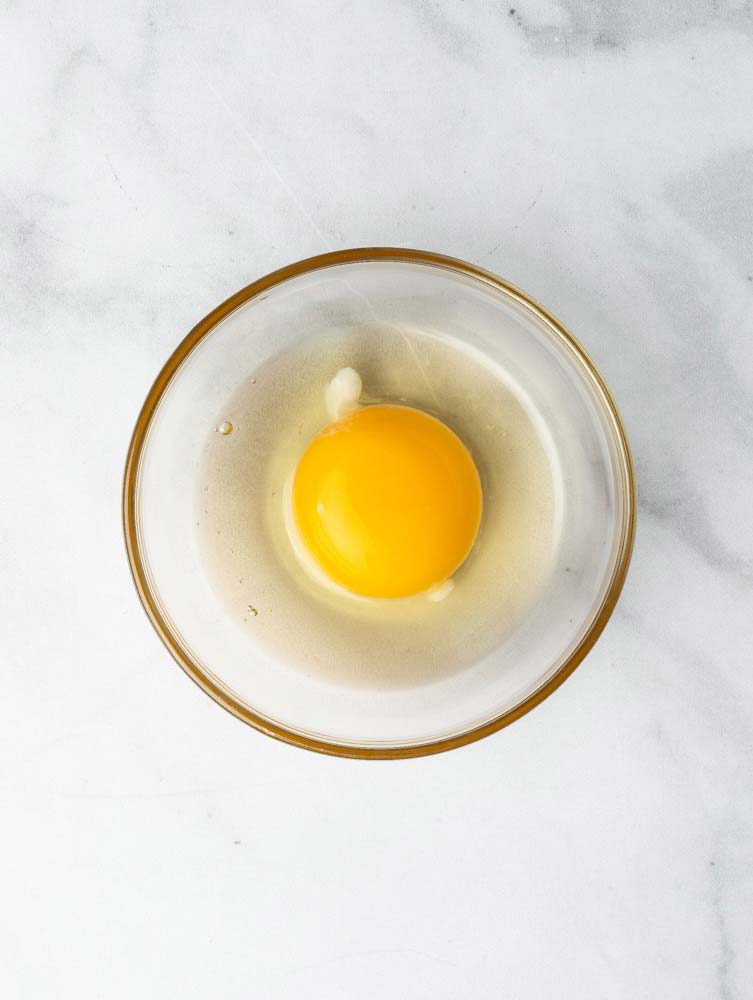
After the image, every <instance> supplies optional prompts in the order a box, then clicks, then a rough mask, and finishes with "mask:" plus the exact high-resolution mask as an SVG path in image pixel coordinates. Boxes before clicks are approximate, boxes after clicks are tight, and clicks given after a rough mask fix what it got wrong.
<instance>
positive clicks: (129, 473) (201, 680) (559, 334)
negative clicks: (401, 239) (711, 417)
mask: <svg viewBox="0 0 753 1000" xmlns="http://www.w3.org/2000/svg"><path fill="white" fill-rule="evenodd" d="M369 261H398V262H406V263H416V264H426V265H431V266H433V267H440V268H446V269H448V270H452V271H455V272H459V273H460V274H463V275H466V276H469V277H473V278H476V279H478V280H480V281H483V282H485V283H487V284H489V285H491V286H492V287H493V288H495V289H497V290H499V291H502V292H504V293H505V294H506V295H508V296H510V297H511V298H513V299H515V300H516V301H517V302H518V303H519V304H520V305H522V306H523V307H524V308H526V309H528V310H530V311H531V312H533V313H534V314H535V315H536V316H537V317H538V318H539V319H540V320H541V321H542V322H543V323H544V324H545V325H546V326H547V328H548V329H549V330H550V332H551V333H552V335H553V336H555V337H556V338H558V339H560V340H561V341H562V342H564V343H565V344H566V345H567V346H568V348H569V349H570V350H571V351H572V353H573V354H574V355H575V356H576V358H577V359H578V361H579V362H580V364H581V365H582V367H583V370H584V371H585V372H586V373H587V375H588V376H589V378H590V379H591V382H592V384H593V386H594V388H595V390H596V392H597V394H598V396H599V398H600V400H601V403H602V405H603V408H604V412H605V413H606V414H607V416H608V418H609V423H610V425H611V427H612V431H613V433H614V441H615V444H616V447H617V451H618V457H619V466H620V475H621V480H622V482H621V487H622V499H623V516H622V523H621V526H620V540H619V546H618V550H617V557H616V559H615V563H614V567H613V570H612V574H611V578H610V580H609V584H608V587H607V590H606V593H605V596H604V598H603V600H602V602H601V604H600V606H599V608H598V609H597V611H596V613H595V615H594V617H593V620H592V622H591V624H590V626H589V628H588V629H587V631H586V632H585V633H584V635H583V636H582V637H581V639H580V641H579V643H578V645H577V646H576V647H575V649H574V650H573V651H572V653H571V654H570V655H569V656H568V658H567V659H566V660H565V661H564V662H563V663H562V664H561V665H560V667H559V668H558V669H557V670H556V672H555V673H554V674H553V675H552V676H551V677H550V678H549V679H548V680H547V681H546V682H545V683H543V684H542V685H541V687H539V688H537V690H536V691H534V692H533V693H532V694H530V695H529V696H528V697H526V698H525V699H524V700H523V701H521V702H520V703H519V704H518V705H516V706H515V707H514V708H512V709H510V710H508V711H506V712H504V713H503V714H501V715H499V716H498V717H496V718H494V719H492V720H491V721H489V722H487V723H484V724H483V725H481V726H478V727H477V728H475V729H471V730H468V731H466V732H464V733H460V734H458V735H457V736H452V737H449V738H446V739H439V740H435V741H431V742H426V743H419V744H414V745H404V746H395V747H369V746H358V745H350V744H349V745H345V744H339V743H330V742H327V741H325V740H319V739H315V738H311V737H309V736H306V735H305V734H301V733H297V732H296V731H295V730H292V729H288V728H287V727H285V726H282V725H279V724H278V723H276V722H274V721H272V720H270V719H267V718H265V717H264V716H262V715H260V714H257V713H255V712H253V711H251V710H250V709H249V708H248V707H247V706H246V705H244V704H242V703H241V702H239V701H238V700H236V699H234V698H233V697H232V696H230V695H229V694H228V693H227V692H226V691H225V690H223V689H222V688H220V687H219V686H218V685H217V684H215V683H214V682H213V681H212V679H211V678H210V677H208V676H207V675H206V674H205V673H204V671H203V670H202V669H201V668H200V666H199V665H198V664H197V663H195V662H194V660H193V659H192V657H191V655H190V653H189V652H188V650H187V649H185V647H184V646H183V644H182V643H181V640H180V637H179V635H178V634H177V632H176V630H175V629H174V628H173V627H172V625H171V623H170V622H169V620H168V619H167V616H166V615H165V614H164V612H163V611H162V609H161V608H160V606H159V602H158V601H157V600H156V597H155V595H154V594H153V592H152V589H151V587H150V585H149V581H148V575H147V572H146V565H145V561H144V558H143V554H142V548H141V542H140V535H139V523H138V481H139V469H140V465H141V461H142V457H143V453H144V445H145V443H146V439H147V435H148V432H149V427H150V424H151V422H152V419H153V417H154V414H155V412H156V410H157V407H158V406H159V403H160V400H161V398H162V396H163V395H164V393H165V391H166V389H167V387H168V386H169V384H170V382H171V381H172V379H173V378H174V377H175V375H176V374H177V372H178V370H179V369H180V367H181V365H182V364H183V363H184V362H185V360H186V359H187V358H188V356H189V354H190V353H191V352H192V351H193V350H194V348H195V347H196V346H197V345H198V344H199V343H200V342H201V340H202V339H203V338H204V337H206V336H207V334H208V333H209V332H210V331H211V330H212V329H213V328H214V327H215V326H216V325H217V324H218V323H219V322H220V321H221V320H222V319H224V318H225V317H226V316H227V315H228V314H229V313H231V312H232V311H233V310H235V309H237V308H238V307H239V306H241V305H243V304H244V303H246V302H248V301H250V300H251V299H253V298H255V297H256V296H258V295H260V294H262V293H263V292H265V291H267V290H268V289H270V288H272V287H274V286H275V285H279V284H281V283H282V282H284V281H287V280H289V279H291V278H295V277H298V276H300V275H303V274H306V273H308V272H310V271H316V270H321V269H323V268H327V267H334V266H337V265H339V264H349V263H355V262H361V263H364V262H369ZM122 517H123V532H124V536H125V545H126V551H127V554H128V561H129V565H130V568H131V575H132V577H133V582H134V584H135V587H136V591H137V593H138V596H139V599H140V601H141V603H142V605H143V607H144V610H145V611H146V614H147V616H148V617H149V620H150V621H151V623H152V625H153V626H154V628H155V630H156V632H157V634H158V635H159V637H160V639H161V640H162V642H163V643H164V644H165V646H166V647H167V649H168V651H169V652H170V653H171V655H172V656H173V658H174V659H175V661H176V662H177V663H178V665H179V666H180V667H181V668H182V669H183V670H184V671H185V672H186V673H187V674H188V676H189V677H190V678H191V679H192V680H193V681H194V682H195V683H196V684H198V686H199V687H200V688H201V689H202V690H203V691H205V692H206V693H207V694H208V695H209V696H210V697H211V698H213V699H214V701H216V702H217V704H218V705H221V706H222V707H223V708H224V709H226V710H227V711H228V712H230V713H231V714H232V715H235V716H236V717H237V718H239V719H241V720H242V721H243V722H246V723H247V724H248V725H251V726H253V727H254V728H255V729H258V730H259V731H260V732H262V733H265V734H266V735H267V736H271V737H273V738H274V739H278V740H282V741H284V742H286V743H290V744H292V745H294V746H299V747H302V748H304V749H306V750H313V751H315V752H317V753H324V754H330V755H334V756H339V757H351V758H357V759H365V760H377V759H378V760H387V759H397V758H403V757H420V756H425V755H428V754H434V753H442V752H444V751H446V750H452V749H454V748H456V747H460V746H463V745H465V744H467V743H472V742H474V741H475V740H479V739H482V738H483V737H484V736H489V735H490V734H491V733H494V732H496V731H497V730H499V729H502V728H504V727H505V726H508V725H510V723H511V722H515V721H516V720H517V719H519V718H521V716H523V715H525V714H526V713H527V712H530V711H531V709H532V708H535V707H536V705H538V704H540V703H541V702H542V701H544V699H545V698H548V697H549V695H550V694H552V692H554V691H556V690H557V688H558V687H559V686H560V684H562V683H563V682H564V681H565V680H566V679H567V678H568V677H569V676H570V674H572V672H573V671H574V670H575V668H576V667H577V666H578V665H579V664H580V663H581V662H582V660H583V659H584V657H585V656H586V655H587V653H588V652H589V651H590V650H591V649H592V647H593V646H594V644H595V643H596V641H597V639H598V638H599V636H600V635H601V633H602V632H603V630H604V628H605V626H606V624H607V622H608V621H609V618H610V616H611V614H612V611H613V610H614V607H615V605H616V603H617V600H618V598H619V596H620V593H621V591H622V587H623V585H624V582H625V578H626V576H627V571H628V567H629V564H630V558H631V555H632V550H633V541H634V537H635V521H636V503H635V473H634V468H633V462H632V457H631V454H630V446H629V444H628V440H627V435H626V433H625V428H624V426H623V423H622V420H621V418H620V415H619V412H618V410H617V406H616V405H615V402H614V400H613V398H612V396H611V393H610V392H609V389H608V387H607V385H606V383H605V382H604V379H603V378H602V377H601V375H600V374H599V372H598V370H597V368H596V366H595V365H594V363H593V362H592V361H591V359H590V357H589V356H588V354H587V353H586V351H585V350H584V349H583V347H582V346H581V345H580V343H579V342H578V341H577V340H576V338H575V337H574V336H573V335H572V334H571V333H570V332H569V330H567V329H566V328H565V327H564V326H563V325H562V324H561V323H560V322H559V321H558V320H557V319H556V318H555V317H554V316H552V315H551V313H549V312H548V311H547V310H546V309H545V308H544V307H543V306H541V305H539V303H538V302H536V301H535V300H533V299H532V298H530V296H528V295H527V294H526V293H525V292H523V291H521V290H520V289H519V288H516V287H515V286H514V285H511V284H509V283H508V282H506V281H504V280H503V279H502V278H499V277H497V276H496V275H494V274H492V273H491V272H489V271H485V270H484V269H483V268H480V267H476V266H475V265H473V264H468V263H466V262H465V261H462V260H458V259H456V258H453V257H447V256H444V255H442V254H435V253H431V252H429V251H423V250H408V249H402V248H393V247H363V248H357V249H352V250H337V251H334V252H332V253H326V254H321V255H320V256H317V257H309V258H307V259H306V260H302V261H298V262H297V263H295V264H290V265H288V266H287V267H283V268H281V269H280V270H278V271H274V272H272V273H271V274H268V275H266V276H265V277H263V278H260V279H259V280H258V281H254V282H252V283H251V284H250V285H247V286H246V287H245V288H242V289H241V290H240V291H238V292H236V293H235V294H234V295H232V296H230V298H229V299H227V300H226V301H225V302H223V303H221V304H220V305H219V306H217V308H216V309H213V310H212V312H210V313H209V314H208V315H207V316H205V317H204V319H202V320H201V321H200V322H199V323H197V325H196V326H195V327H194V328H193V329H192V330H191V331H190V333H189V334H188V335H187V336H186V337H185V338H184V339H183V340H182V341H181V343H180V344H179V345H178V346H177V348H176V349H175V350H174V351H173V353H172V354H171V355H170V357H169V358H168V360H167V362H166V363H165V365H164V366H163V367H162V369H161V371H160V372H159V374H158V375H157V378H156V379H155V381H154V383H153V385H152V387H151V389H150V390H149V393H148V395H147V397H146V400H145V401H144V404H143V406H142V408H141V411H140V413H139V415H138V418H137V420H136V424H135V427H134V430H133V434H132V436H131V442H130V445H129V448H128V454H127V457H126V463H125V471H124V476H123V506H122Z"/></svg>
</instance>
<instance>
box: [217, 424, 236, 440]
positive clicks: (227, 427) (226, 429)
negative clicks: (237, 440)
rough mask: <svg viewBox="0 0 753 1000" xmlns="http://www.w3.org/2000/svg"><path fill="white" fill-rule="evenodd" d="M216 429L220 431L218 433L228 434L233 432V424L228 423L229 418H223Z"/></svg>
mask: <svg viewBox="0 0 753 1000" xmlns="http://www.w3.org/2000/svg"><path fill="white" fill-rule="evenodd" d="M217 430H218V431H219V432H220V434H224V435H225V436H227V435H228V434H232V433H233V425H232V424H231V423H230V421H229V420H223V421H222V423H221V424H220V426H219V427H218V428H217Z"/></svg>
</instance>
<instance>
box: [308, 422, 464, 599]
mask: <svg viewBox="0 0 753 1000" xmlns="http://www.w3.org/2000/svg"><path fill="white" fill-rule="evenodd" d="M292 503H293V515H294V518H295V522H296V525H297V528H298V531H299V533H300V536H301V539H302V541H303V543H304V544H305V546H306V547H307V549H308V550H309V552H310V553H311V555H312V556H313V557H314V559H315V560H316V562H317V563H318V564H319V566H320V567H321V569H322V570H323V571H324V572H325V573H326V574H327V576H328V577H330V579H332V580H334V581H335V582H336V583H338V584H340V585H341V586H343V587H345V588H346V589H347V590H349V591H352V592H353V593H356V594H361V595H363V596H366V597H380V598H382V597H407V596H409V595H411V594H418V593H421V592H422V591H426V590H429V589H430V588H432V587H433V586H435V585H437V584H441V583H443V582H444V581H446V580H447V579H448V578H449V577H450V576H451V575H452V573H454V572H455V570H456V569H457V568H458V567H459V566H460V564H461V563H462V562H463V560H464V559H465V558H466V556H467V555H468V553H469V551H470V549H471V546H472V545H473V542H474V540H475V538H476V533H477V531H478V527H479V522H480V520H481V507H482V499H481V482H480V480H479V475H478V472H477V470H476V466H475V465H474V462H473V459H472V458H471V456H470V453H469V452H468V450H467V448H466V447H465V445H464V444H463V443H462V441H461V440H460V438H458V436H457V435H456V434H455V433H453V431H451V430H450V429H449V427H446V426H445V425H444V424H443V423H441V421H439V420H437V419H436V418H435V417H432V416H430V415H429V414H428V413H423V412H422V411H421V410H415V409H412V408H410V407H407V406H394V405H391V404H389V405H388V404H384V405H382V404H380V405H373V406H364V407H361V408H359V409H357V410H354V411H353V412H352V413H350V414H348V415H347V416H345V417H343V418H342V419H341V420H337V421H336V422H335V423H332V424H329V425H328V426H327V427H325V428H324V430H322V431H321V432H320V433H319V434H318V435H317V436H316V437H315V438H314V439H313V440H312V442H311V443H310V444H309V446H308V448H307V449H306V451H305V452H304V454H303V457H302V458H301V460H300V462H299V464H298V467H297V469H296V472H295V476H294V479H293V489H292Z"/></svg>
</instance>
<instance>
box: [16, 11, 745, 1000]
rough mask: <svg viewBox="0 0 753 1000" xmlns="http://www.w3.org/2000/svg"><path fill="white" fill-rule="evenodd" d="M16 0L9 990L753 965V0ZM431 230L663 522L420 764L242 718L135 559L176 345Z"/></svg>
mask: <svg viewBox="0 0 753 1000" xmlns="http://www.w3.org/2000/svg"><path fill="white" fill-rule="evenodd" d="M203 6H204V5H198V4H190V3H180V4H173V3H162V2H149V3H138V2H134V3H131V4H116V3H113V2H105V3H97V4H95V3H93V2H92V3H90V2H81V3H77V4H62V5H60V4H53V3H51V2H47V3H38V4H20V3H13V2H9V3H6V4H5V5H3V11H2V15H1V19H0V45H1V46H2V59H1V60H0V79H1V80H2V94H3V98H2V103H3V112H2V116H1V118H0V135H1V137H2V141H1V142H0V212H1V213H2V227H1V232H0V240H1V241H2V243H1V246H2V287H1V294H2V304H3V323H2V330H1V331H0V379H1V380H2V408H1V410H0V414H1V419H2V433H1V434H0V460H1V461H2V470H3V472H2V489H0V509H1V510H2V518H1V520H0V533H1V537H2V547H1V553H2V558H1V560H0V578H1V579H2V610H0V627H1V628H2V657H1V661H2V674H1V675H0V676H1V678H2V696H1V697H0V790H1V794H2V799H1V801H2V814H1V819H0V886H2V889H1V890H0V892H1V893H2V898H3V903H2V906H1V907H0V994H1V995H2V996H3V997H4V998H7V1000H16V998H19V1000H27V998H28V1000H38V998H56V1000H58V998H68V997H71V998H76V1000H88V998H100V997H105V996H106V997H108V998H110V1000H119V998H124V1000H125V998H127V1000H132V998H134V997H139V998H152V997H154V998H165V997H168V998H169V997H181V998H185V1000H193V998H202V1000H203V998H209V997H212V998H214V997H223V998H224V1000H240V998H248V997H254V998H256V997H259V998H262V997H263V998H272V1000H286V998H292V997H305V998H314V1000H319V998H322V1000H339V998H343V1000H353V998H358V1000H362V998H363V1000H372V998H374V1000H376V998H380V1000H381V998H384V997H398V998H401V1000H402V998H406V1000H407V998H416V1000H419V998H421V1000H423V998H427V1000H428V998H431V1000H437V998H442V1000H445V998H447V1000H455V998H499V997H504V998H510V1000H551V998H557V1000H571V998H572V1000H604V998H609V1000H621V998H624V1000H636V998H642V1000H643V998H650V1000H653V998H656V1000H666V998H682V1000H709V998H719V1000H743V998H746V997H750V996H751V995H753V994H752V993H751V990H752V989H753V987H751V982H753V777H752V776H753V676H752V672H753V662H752V657H751V649H753V516H752V514H751V510H752V507H753V10H752V9H751V2H750V0H745V2H737V3H724V2H700V0H684V2H682V0H668V2H665V3H662V4H656V3H654V2H651V0H635V2H632V3H625V4H622V5H621V4H617V3H614V2H611V0H610V2H607V0H591V2H582V3H576V2H573V0H563V2H554V0H508V2H507V3H505V4H501V3H481V2H477V0H466V2H462V0H452V2H439V0H404V2H400V0H389V2H384V3H358V2H354V3H343V2H335V0H316V2H314V3H302V2H301V3H295V2H292V0H285V2H278V0H275V2H266V0H252V2H251V3H248V2H245V3H237V4H232V3H220V4H214V5H206V9H202V7H203ZM376 244H392V245H405V246H417V247H421V248H426V249H432V250H436V251H440V252H444V253H449V254H452V255H455V256H459V257H462V258H465V259H467V260H470V261H473V262H475V263H477V264H480V265H483V266H485V267H487V268H489V269H491V270H494V271H496V272H498V273H500V274H502V275H503V276H505V277H506V278H508V279H510V280H511V281H513V282H514V283H516V284H518V285H520V286H521V287H523V288H524V289H526V290H527V291H528V292H530V293H531V294H532V295H533V296H534V297H536V298H538V299H539V300H540V301H542V302H543V303H545V304H546V305H547V306H548V307H549V308H550V309H551V310H552V311H553V312H554V313H555V314H557V315H558V316H559V317H560V318H561V319H562V320H563V321H564V322H565V323H566V324H567V325H568V326H569V327H570V328H571V329H572V330H573V331H574V332H575V333H576V335H577V336H578V337H579V338H580V339H581V340H582V342H583V343H584V344H585V345H586V347H587V349H588V350H589V351H590V352H591V354H592V355H593V357H594V358H595V359H596V361H597V363H598V364H599V365H600V367H601V369H602V371H603V372H604V374H605V376H606V377H607V379H608V381H609V383H610V385H611V387H612V389H613V391H614V394H615V397H616V399H617V401H618V404H619V405H620V407H621V409H622V412H623V415H624V418H625V421H626V424H627V427H628V430H629V433H630V436H631V440H632V444H633V448H634V453H635V460H636V465H637V474H638V480H639V493H640V513H639V530H638V537H637V544H636V550H635V556H634V561H633V566H632V570H631V573H630V576H629V578H628V582H627V586H626V589H625V592H624V595H623V599H622V601H621V603H620V605H619V607H618V609H617V611H616V613H615V615H614V617H613V619H612V621H611V623H610V624H609V626H608V628H607V630H606V632H605V634H604V636H603V637H602V639H601V640H600V642H599V643H598V645H597V647H596V649H595V650H594V651H593V652H592V654H591V655H590V656H589V657H588V658H587V660H586V661H585V662H584V663H583V665H582V666H581V667H580V668H579V669H578V670H577V671H576V673H575V674H574V676H573V677H572V678H571V679H570V680H569V681H568V682H567V683H566V684H565V685H564V687H563V688H561V689H560V690H559V691H558V692H557V693H556V694H555V695H554V696H552V697H551V698H550V699H549V700H548V701H546V702H545V703H544V704H543V705H542V706H541V707H539V708H538V709H536V710H535V711H534V712H533V713H531V714H530V715H528V716H527V717H525V718H524V719H523V720H521V721H520V722H518V723H516V724H515V725H513V726H512V727H510V728H508V729H506V730H504V731H503V732H501V733H499V734H497V735H496V736H494V737H492V738H490V739H487V740H485V741H483V742H481V743H478V744H475V745H473V746H470V747H467V748H465V749H462V750H459V751H456V752H453V753H451V754H446V755H441V756H438V757H432V758H428V759H423V760H415V761H405V762H399V763H392V764H390V763H386V764H384V763H383V764H369V763H361V762H350V761H341V760H334V759H327V758H321V757H318V756H315V755H312V754H307V753H304V752H302V751H300V750H295V749H292V748H290V747H287V746H284V745H281V744H277V743H275V742H273V741H271V740H268V739H266V738H264V737H262V736H260V735H258V734H256V733H254V732H253V731H252V730H250V729H248V728H246V727H244V726H243V725H242V724H240V723H239V722H237V721H235V720H234V719H232V718H231V717H230V716H229V715H227V714H226V713H224V712H223V711H221V710H220V709H219V708H217V707H216V706H215V705H214V704H213V703H212V702H211V701H210V700H209V699H208V698H206V697H205V696H204V695H203V694H202V693H201V692H200V691H199V690H198V688H196V687H195V686H194V685H192V684H191V683H190V682H189V681H188V680H187V679H186V677H185V676H184V675H183V674H182V673H181V671H180V670H179V669H178V668H177V667H176V666H175V665H174V664H173V662H172V661H171V660H170V658H169V656H168V655H167V653H166V652H165V650H164V649H163V648H162V646H161V645H160V643H159V640H158V639H157V637H156V635H155V634H154V633H153V631H152V629H151V627H150V626H149V624H148V623H147V620H146V618H145V616H144V614H143V613H142V611H141V608H140V606H139V604H138V601H137V599H136V596H135V593H134V590H133V588H132V585H131V581H130V576H129V572H128V568H127V565H126V559H125V554H124V549H123V544H122V540H121V530H120V523H119V518H120V480H121V473H122V467H123V461H124V457H125V451H126V447H127V444H128V439H129V436H130V432H131V428H132V424H133V422H134V419H135V417H136V414H137V412H138V409H139V407H140V404H141V402H142V400H143V397H144V396H145V394H146V391H147V389H148V387H149V385H150V383H151V381H152V379H153V377H154V375H155V373H156V371H157V369H158V368H159V366H160V365H161V364H162V362H163V360H164V359H165V358H166V356H167V355H168V353H169V352H170V351H171V350H172V348H173V347H174V346H175V344H176V343H177V341H178V340H179V339H180V338H181V337H182V336H183V335H184V333H185V332H186V331H187V330H188V329H189V328H190V327H191V326H192V325H193V324H194V322H196V321H197V320H198V319H199V318H200V317H202V316H203V315H204V314H205V313H207V312H208V311H209V310H210V309H211V308H212V307H213V306H214V305H215V304H216V303H217V302H219V301H220V300H222V299H224V298H225V297H227V296H228V295H229V294H230V293H232V292H233V291H235V290H236V289H237V288H239V287H241V286H242V285H244V284H246V283H248V282H249V281H251V280H252V279H254V278H256V277H258V276H260V275H262V274H265V273H267V272H268V271H270V270H272V269H274V268H276V267H279V266H281V265H283V264H285V263H288V262H291V261H293V260H297V259H299V258H301V257H305V256H308V255H311V254H315V253H319V252H322V251H324V250H327V249H333V248H337V247H343V246H359V245H376Z"/></svg>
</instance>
